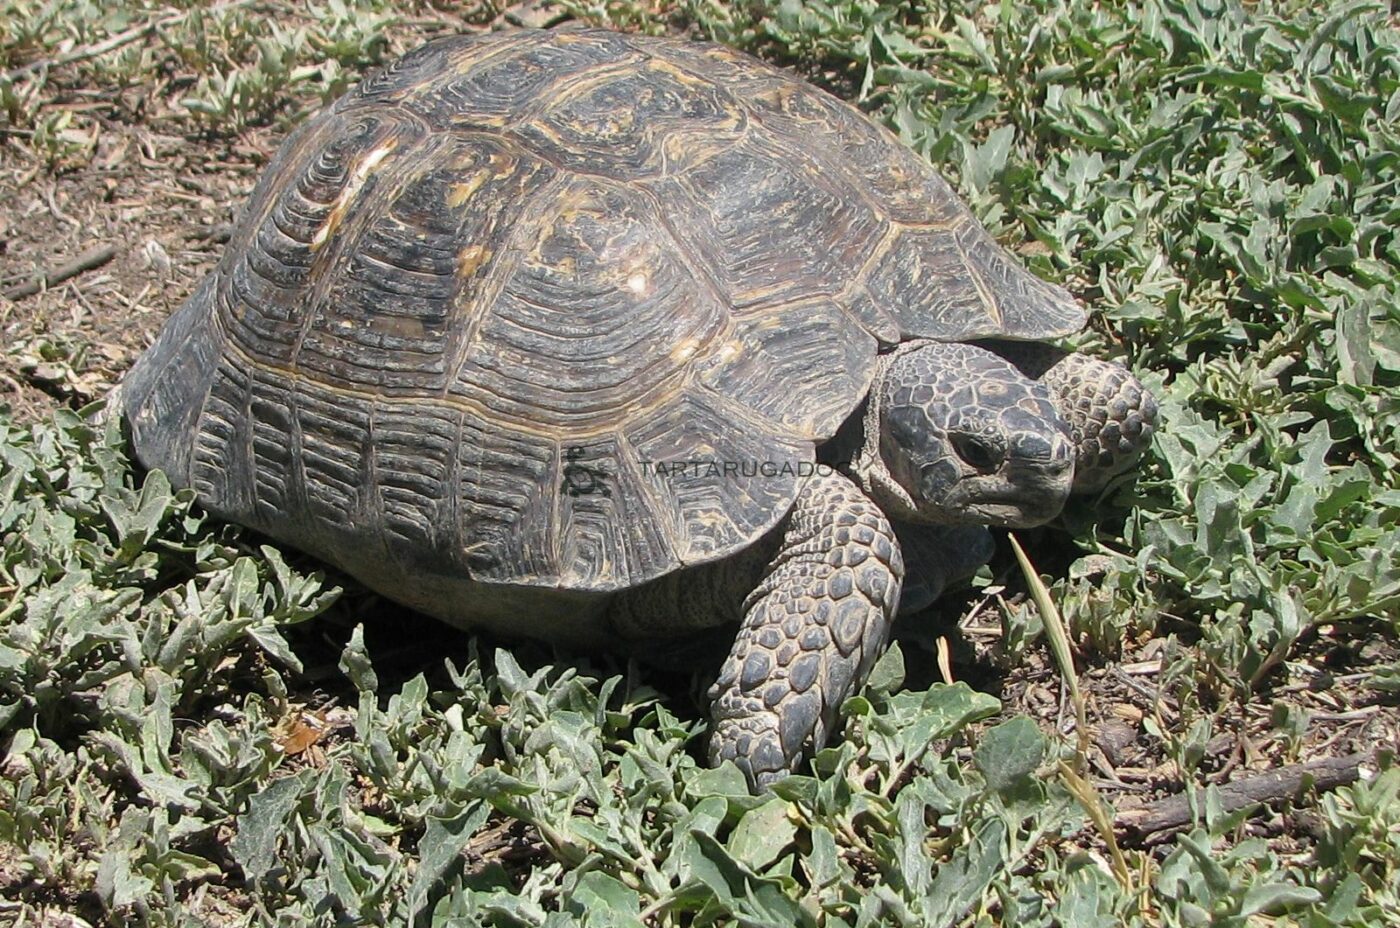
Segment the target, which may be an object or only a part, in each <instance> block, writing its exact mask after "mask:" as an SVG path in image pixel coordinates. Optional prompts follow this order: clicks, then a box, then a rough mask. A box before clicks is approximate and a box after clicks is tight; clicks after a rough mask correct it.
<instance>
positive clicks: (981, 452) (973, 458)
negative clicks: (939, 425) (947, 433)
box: [953, 435, 1002, 474]
mask: <svg viewBox="0 0 1400 928" xmlns="http://www.w3.org/2000/svg"><path fill="white" fill-rule="evenodd" d="M953 450H954V451H956V452H957V454H958V457H960V458H962V459H963V460H964V461H966V462H967V464H968V466H970V467H971V468H973V469H974V470H976V471H977V472H978V473H982V474H990V473H993V472H995V471H996V469H997V468H998V467H1000V466H1001V461H1002V456H1001V454H999V453H998V452H997V450H996V449H995V448H993V447H992V446H991V445H990V444H988V443H987V442H986V441H984V440H983V439H981V438H978V437H976V436H975V435H954V436H953Z"/></svg>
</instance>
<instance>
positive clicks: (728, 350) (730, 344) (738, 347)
mask: <svg viewBox="0 0 1400 928" xmlns="http://www.w3.org/2000/svg"><path fill="white" fill-rule="evenodd" d="M743 350H744V345H743V343H742V342H740V341H738V340H737V339H731V340H730V341H727V342H725V343H724V344H723V345H721V346H720V349H719V351H716V352H715V360H717V361H719V363H721V364H728V363H729V362H730V361H732V360H734V359H735V358H737V357H738V356H739V354H740V353H741V352H742V351H743Z"/></svg>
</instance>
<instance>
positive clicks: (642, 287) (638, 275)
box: [627, 271, 651, 296]
mask: <svg viewBox="0 0 1400 928" xmlns="http://www.w3.org/2000/svg"><path fill="white" fill-rule="evenodd" d="M650 286H651V281H650V280H648V278H647V275H646V274H644V273H643V272H641V271H634V272H632V274H631V275H629V276H628V278H627V289H628V290H631V291H632V292H633V293H635V294H637V295H638V296H640V295H642V294H644V293H646V292H647V289H648V288H649V287H650Z"/></svg>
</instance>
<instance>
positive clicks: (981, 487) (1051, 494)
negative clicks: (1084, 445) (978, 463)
mask: <svg viewBox="0 0 1400 928" xmlns="http://www.w3.org/2000/svg"><path fill="white" fill-rule="evenodd" d="M1061 482H1062V483H1063V486H1061V485H1060V483H1061ZM1068 497H1069V480H1068V479H1066V480H1064V481H1043V482H1037V483H1036V484H1035V485H1034V486H1025V485H1020V484H1012V483H1010V482H1009V481H1007V480H1006V479H1005V478H1004V477H1000V476H990V477H972V478H967V479H964V480H963V481H961V482H960V483H959V484H958V485H957V486H956V487H954V488H953V490H952V491H951V492H950V493H949V494H948V495H947V497H945V498H944V501H943V506H944V507H945V509H946V510H948V511H949V512H951V513H957V514H960V516H961V517H960V518H958V519H957V521H960V522H973V523H979V524H982V525H994V526H999V527H1002V528H1032V527H1034V526H1037V525H1043V524H1045V523H1046V522H1049V521H1050V520H1051V519H1053V518H1055V516H1057V515H1059V513H1060V510H1061V509H1063V508H1064V504H1065V500H1066V499H1067V498H1068Z"/></svg>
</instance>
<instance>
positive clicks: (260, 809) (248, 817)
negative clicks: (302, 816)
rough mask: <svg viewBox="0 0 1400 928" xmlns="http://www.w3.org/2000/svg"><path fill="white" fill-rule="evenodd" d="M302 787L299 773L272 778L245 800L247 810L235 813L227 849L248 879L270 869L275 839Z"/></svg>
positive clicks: (284, 825)
mask: <svg viewBox="0 0 1400 928" xmlns="http://www.w3.org/2000/svg"><path fill="white" fill-rule="evenodd" d="M305 788H306V782H305V780H304V779H303V776H302V775H297V776H291V777H283V778H281V779H278V780H273V781H272V782H271V783H269V784H268V785H267V786H266V787H265V788H264V789H262V790H261V791H260V792H257V793H255V794H254V795H253V796H252V797H251V798H250V799H249V800H248V811H247V812H244V813H243V814H242V815H240V816H238V818H237V821H236V828H237V834H235V835H234V837H233V840H232V841H230V842H229V850H230V851H231V852H232V854H233V859H234V860H236V861H237V862H238V865H239V866H240V867H242V868H243V872H244V874H245V875H246V876H247V877H248V880H249V881H250V882H257V881H259V880H261V879H262V878H263V877H265V876H267V874H268V872H269V871H271V870H272V866H273V864H274V863H276V860H277V843H278V839H279V838H281V837H282V836H283V831H284V829H285V827H286V825H287V820H288V819H289V818H290V817H291V815H292V812H293V811H294V810H295V809H296V807H297V803H298V802H299V801H300V800H301V797H302V793H303V792H304V790H305Z"/></svg>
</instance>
